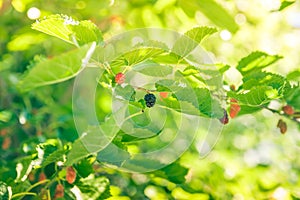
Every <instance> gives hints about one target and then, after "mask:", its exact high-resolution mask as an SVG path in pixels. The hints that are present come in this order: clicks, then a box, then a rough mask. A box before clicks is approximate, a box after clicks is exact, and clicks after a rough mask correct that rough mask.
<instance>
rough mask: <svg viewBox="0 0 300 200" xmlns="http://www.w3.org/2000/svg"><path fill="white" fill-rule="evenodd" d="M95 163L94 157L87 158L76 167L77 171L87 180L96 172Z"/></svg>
mask: <svg viewBox="0 0 300 200" xmlns="http://www.w3.org/2000/svg"><path fill="white" fill-rule="evenodd" d="M93 161H94V157H92V158H85V159H83V160H81V161H80V162H78V163H77V164H76V165H75V168H76V171H77V172H78V173H79V174H80V176H81V177H83V178H86V177H88V176H89V175H90V174H92V173H93V172H94V169H93Z"/></svg>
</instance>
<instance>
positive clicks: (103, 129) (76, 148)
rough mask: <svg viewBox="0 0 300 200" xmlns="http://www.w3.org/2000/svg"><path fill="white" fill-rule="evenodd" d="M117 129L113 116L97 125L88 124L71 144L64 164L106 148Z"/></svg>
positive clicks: (69, 163) (68, 164) (74, 161)
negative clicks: (83, 131)
mask: <svg viewBox="0 0 300 200" xmlns="http://www.w3.org/2000/svg"><path fill="white" fill-rule="evenodd" d="M118 131H119V127H118V125H116V122H115V119H114V118H113V117H108V118H107V120H106V121H105V122H102V123H100V125H99V126H89V127H88V128H87V130H86V131H85V133H84V134H83V135H82V136H81V137H80V138H79V139H78V140H76V141H75V142H74V144H73V145H72V149H71V150H70V152H69V153H68V155H67V161H66V165H67V166H70V165H72V164H73V163H76V162H78V161H79V160H81V159H83V158H85V157H87V156H88V155H91V154H95V153H98V152H99V151H101V150H102V149H104V148H106V146H108V145H109V144H110V143H111V141H112V140H113V138H114V137H115V135H116V134H117V132H118Z"/></svg>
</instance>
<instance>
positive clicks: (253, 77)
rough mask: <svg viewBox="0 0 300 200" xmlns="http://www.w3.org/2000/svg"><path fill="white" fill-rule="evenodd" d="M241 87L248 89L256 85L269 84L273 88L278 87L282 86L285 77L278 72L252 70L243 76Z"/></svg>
mask: <svg viewBox="0 0 300 200" xmlns="http://www.w3.org/2000/svg"><path fill="white" fill-rule="evenodd" d="M243 82H244V83H243V85H242V87H243V89H244V90H250V89H251V88H252V87H256V86H263V85H264V86H271V87H273V88H274V89H278V90H279V89H280V88H282V87H283V86H284V84H285V82H286V79H285V78H284V77H283V76H281V75H278V74H273V73H270V72H254V73H251V74H249V75H248V76H245V77H243Z"/></svg>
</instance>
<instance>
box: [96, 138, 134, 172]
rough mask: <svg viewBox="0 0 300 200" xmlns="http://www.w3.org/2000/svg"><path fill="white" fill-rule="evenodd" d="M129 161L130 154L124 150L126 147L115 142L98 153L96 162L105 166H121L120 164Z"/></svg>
mask: <svg viewBox="0 0 300 200" xmlns="http://www.w3.org/2000/svg"><path fill="white" fill-rule="evenodd" d="M128 159H130V154H129V153H128V152H127V150H126V146H125V145H123V144H122V143H121V142H118V141H115V142H114V143H110V144H109V145H108V146H107V147H106V148H104V149H103V150H102V151H99V153H98V155H97V160H98V161H99V162H104V163H107V164H112V165H116V166H119V167H120V166H122V164H123V163H124V162H125V161H126V160H128Z"/></svg>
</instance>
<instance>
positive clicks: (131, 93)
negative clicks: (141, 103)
mask: <svg viewBox="0 0 300 200" xmlns="http://www.w3.org/2000/svg"><path fill="white" fill-rule="evenodd" d="M135 94H136V92H135V90H134V88H133V87H132V86H131V85H126V86H125V87H122V86H121V85H116V87H115V91H114V94H113V95H114V96H115V97H116V98H118V99H122V100H127V101H134V100H135Z"/></svg>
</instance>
